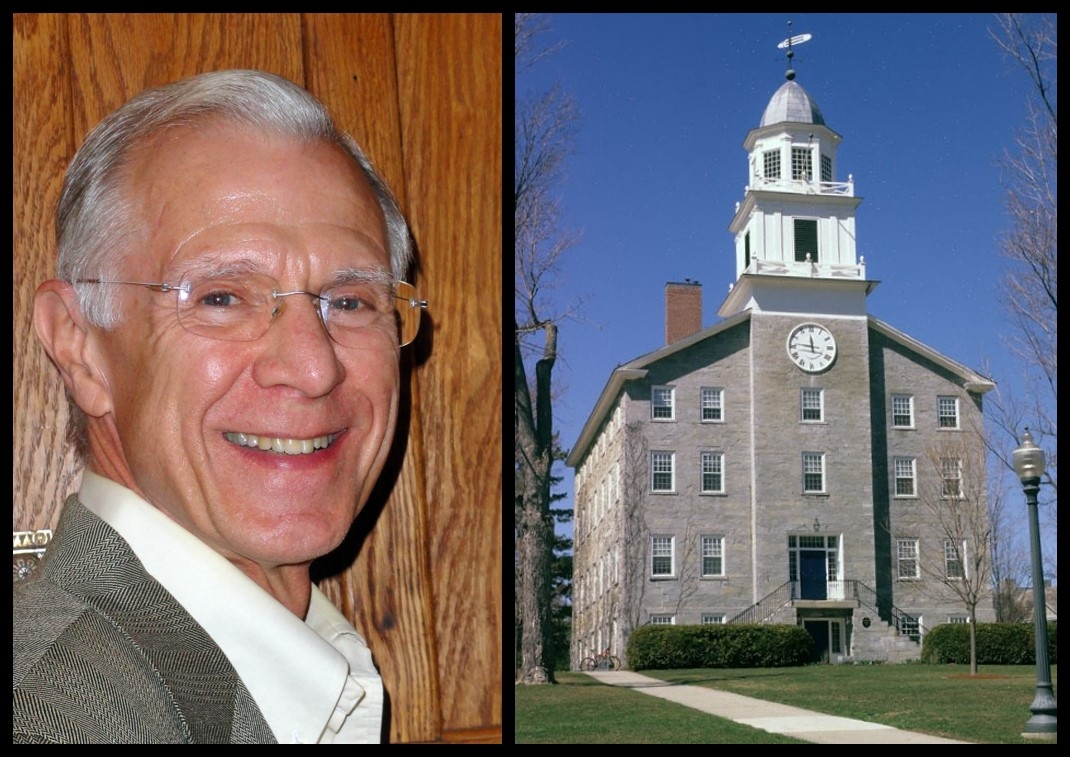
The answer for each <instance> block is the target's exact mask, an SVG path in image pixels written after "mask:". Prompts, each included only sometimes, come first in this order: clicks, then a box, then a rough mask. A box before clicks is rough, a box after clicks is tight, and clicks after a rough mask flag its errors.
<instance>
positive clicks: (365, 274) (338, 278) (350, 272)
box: [325, 266, 395, 287]
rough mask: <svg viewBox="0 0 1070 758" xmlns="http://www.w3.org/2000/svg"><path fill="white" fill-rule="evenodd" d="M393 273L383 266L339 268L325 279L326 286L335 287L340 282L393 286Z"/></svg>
mask: <svg viewBox="0 0 1070 758" xmlns="http://www.w3.org/2000/svg"><path fill="white" fill-rule="evenodd" d="M394 281H395V280H394V275H393V274H391V273H390V272H389V271H387V270H386V269H384V268H380V267H378V266H376V267H374V268H340V269H338V270H337V271H335V272H334V273H333V274H331V277H330V278H329V279H328V280H327V282H326V285H325V286H327V287H337V286H338V285H340V284H380V285H383V286H384V287H393V286H394Z"/></svg>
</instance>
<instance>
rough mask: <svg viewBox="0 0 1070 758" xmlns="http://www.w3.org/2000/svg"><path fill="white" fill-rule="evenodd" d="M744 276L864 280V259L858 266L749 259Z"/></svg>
mask: <svg viewBox="0 0 1070 758" xmlns="http://www.w3.org/2000/svg"><path fill="white" fill-rule="evenodd" d="M743 273H745V274H764V275H768V276H799V277H807V278H818V277H819V278H826V279H863V280H864V279H865V278H866V259H865V258H859V261H858V265H854V264H843V263H815V262H813V261H802V262H796V261H766V260H761V259H760V258H754V257H752V258H751V262H750V265H749V266H747V270H746V271H744V272H743Z"/></svg>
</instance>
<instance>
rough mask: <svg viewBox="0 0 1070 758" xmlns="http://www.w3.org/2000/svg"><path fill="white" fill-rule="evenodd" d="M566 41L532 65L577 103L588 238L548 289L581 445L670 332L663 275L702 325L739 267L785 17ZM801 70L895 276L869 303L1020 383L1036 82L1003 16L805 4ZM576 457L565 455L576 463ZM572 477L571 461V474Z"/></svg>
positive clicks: (533, 74)
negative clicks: (1014, 228)
mask: <svg viewBox="0 0 1070 758" xmlns="http://www.w3.org/2000/svg"><path fill="white" fill-rule="evenodd" d="M548 20H549V22H550V29H549V32H548V34H547V35H546V36H545V37H544V41H545V42H548V43H549V42H553V41H556V40H564V41H565V43H566V46H565V47H564V49H562V50H560V51H559V52H557V53H556V54H555V55H554V56H552V57H551V58H548V59H546V60H544V61H543V62H541V63H540V64H538V65H537V67H536V68H534V69H532V70H531V71H529V72H526V73H525V75H524V76H523V77H522V78H521V79H520V80H518V83H517V84H518V97H520V96H521V95H522V93H524V92H525V91H527V89H528V88H532V87H533V88H536V89H537V88H540V87H545V86H546V85H547V84H549V83H550V82H552V81H555V80H556V81H559V82H560V83H561V85H562V86H563V87H564V88H565V89H566V90H567V91H568V92H570V93H571V95H572V96H573V98H574V99H575V100H576V103H577V105H578V107H579V110H580V112H581V114H582V117H581V122H580V130H579V135H578V139H577V142H576V146H575V153H574V154H573V155H572V156H571V157H570V158H569V161H568V166H567V177H566V181H565V183H564V184H563V185H562V188H561V189H562V191H561V197H562V204H563V208H564V219H563V225H564V226H566V227H568V228H571V229H574V230H576V231H578V232H580V233H581V235H582V237H581V240H580V242H579V244H577V245H576V247H575V248H573V249H572V250H571V251H570V252H569V254H568V257H567V260H566V261H565V263H564V266H563V268H562V271H561V276H560V278H559V280H558V281H557V285H556V288H555V290H554V298H555V301H556V302H557V303H558V305H559V306H560V307H562V308H563V307H567V306H570V305H572V304H573V303H575V302H578V301H582V306H581V308H580V310H579V314H580V320H579V321H575V322H572V321H569V322H566V323H564V324H563V325H562V328H561V332H560V342H559V350H560V360H559V361H558V367H557V370H556V374H557V377H556V378H557V380H558V384H559V386H560V394H559V397H558V398H557V400H556V405H555V408H554V412H555V425H556V429H557V430H558V432H559V433H560V435H561V442H562V444H563V445H564V446H565V447H566V448H569V447H571V446H572V445H573V444H574V443H575V441H576V438H577V436H578V435H579V432H580V429H581V428H582V426H583V423H584V422H585V420H586V418H587V416H588V414H589V413H590V412H591V410H592V408H593V406H594V403H595V401H596V400H597V398H598V395H599V393H600V392H601V391H602V389H603V387H604V386H605V382H606V380H607V379H608V377H609V373H610V372H611V371H612V369H613V368H614V367H615V366H616V365H618V364H620V363H624V362H626V361H629V360H631V359H633V358H635V357H637V356H640V355H643V354H645V353H648V352H650V351H652V350H655V349H657V348H659V347H661V346H662V345H663V344H664V285H665V283H666V282H668V281H683V279H684V278H685V277H686V278H691V279H695V280H698V281H700V282H702V285H703V301H704V302H703V326H710V325H712V324H714V323H716V322H717V321H718V320H719V318H718V316H717V315H716V311H717V308H718V306H719V305H720V303H721V301H722V300H723V298H724V295H725V294H726V293H727V290H728V286H729V284H730V283H731V282H733V281H734V280H735V264H734V248H733V244H734V243H733V239H732V235H731V234H730V233H729V232H728V228H727V227H728V223H729V221H730V220H731V218H732V214H733V211H734V208H735V204H736V202H738V201H741V200H742V199H743V189H744V185H745V184H746V181H747V154H746V152H745V151H744V150H743V146H742V143H743V139H744V137H745V136H746V134H747V132H748V131H749V130H750V129H753V128H755V127H756V126H757V125H758V121H759V119H760V118H761V115H762V112H763V110H764V109H765V106H766V105H767V103H768V102H769V99H770V97H771V96H772V95H773V93H774V92H775V91H776V90H777V88H778V87H780V85H781V84H782V83H783V82H784V81H785V79H784V72H785V69H786V68H787V65H786V58H785V55H784V51H782V50H778V49H777V43H778V42H780V41H781V40H783V39H784V38H786V37H787V36H788V26H787V21H788V17H787V16H785V15H778V14H694V15H693V14H665V15H627V14H626V15H619V14H551V15H549V16H548ZM790 20H791V21H792V26H791V32H792V34H802V33H810V34H812V35H813V37H812V39H811V40H810V41H809V42H807V43H805V44H803V45H801V46H799V47H797V48H796V49H795V58H794V69H795V71H796V74H797V76H796V81H797V82H798V83H799V84H801V85H802V86H803V87H804V88H805V89H806V90H807V92H809V93H810V95H811V97H812V98H813V99H814V100H815V101H816V102H817V104H818V105H819V106H820V108H821V110H822V113H823V114H824V117H825V121H826V124H827V125H828V126H829V128H831V129H832V130H833V131H835V132H837V133H838V134H840V135H841V136H842V137H843V142H842V143H841V145H840V148H839V151H838V154H837V171H838V175H837V177H836V179H837V180H841V181H842V180H846V178H847V174H852V175H853V177H854V181H855V194H856V195H858V196H861V197H862V198H864V200H863V202H862V204H861V205H860V206H859V208H858V212H857V222H856V231H857V239H858V250H859V253H860V254H861V255H863V256H864V257H865V259H866V264H867V274H868V276H869V278H870V279H876V280H878V281H880V282H881V284H880V285H879V286H878V287H877V288H876V290H875V291H874V292H873V293H872V294H871V295H870V297H869V312H870V313H871V314H872V315H874V316H876V317H877V318H879V319H881V320H883V321H886V322H888V323H890V324H891V325H892V326H894V327H896V328H898V329H900V330H902V331H904V332H906V333H907V334H909V335H911V336H912V337H914V338H915V339H917V340H920V341H921V342H923V343H925V344H927V345H929V346H931V347H933V348H935V349H936V350H938V351H940V352H942V353H943V354H945V355H946V356H948V357H950V358H952V359H954V360H956V361H959V362H960V363H963V364H965V365H967V366H969V367H971V368H973V369H975V370H978V371H981V372H982V373H984V372H985V367H986V365H987V367H988V375H989V376H991V377H992V378H993V379H995V380H996V381H997V382H999V383H1001V384H1003V385H1007V384H1014V383H1015V382H1016V374H1017V371H1016V368H1015V364H1014V361H1013V360H1012V358H1011V356H1010V353H1009V351H1008V350H1007V348H1006V346H1005V344H1004V342H1003V338H1002V337H1001V335H1002V334H1004V333H1006V332H1007V324H1006V321H1005V319H1004V316H1003V313H1002V310H1001V308H1000V303H999V298H998V290H997V282H998V278H999V274H1000V270H1001V259H1000V258H999V256H998V250H997V239H998V237H999V235H1000V234H1001V233H1003V232H1004V231H1006V229H1007V228H1008V226H1009V222H1008V219H1007V217H1006V214H1005V212H1004V208H1003V190H1002V187H1001V181H1000V170H999V167H998V166H997V161H998V160H999V159H1000V157H1001V156H1002V154H1003V152H1004V151H1005V150H1006V149H1008V148H1010V147H1011V146H1012V144H1013V139H1014V132H1015V130H1016V129H1017V128H1018V127H1019V126H1020V125H1021V124H1022V121H1023V117H1024V114H1025V103H1026V98H1027V96H1028V94H1029V86H1030V85H1029V82H1028V80H1027V78H1026V76H1025V74H1024V73H1023V72H1022V71H1021V70H1020V69H1017V68H1015V67H1013V66H1012V64H1011V63H1010V62H1009V61H1007V60H1006V59H1005V58H1004V57H1003V56H1002V54H1001V52H1000V50H999V49H998V48H997V46H996V44H995V43H994V42H993V41H992V40H991V38H990V37H989V34H988V29H989V28H990V27H992V26H993V19H992V17H991V15H989V14H948V15H944V14H794V15H792V16H791V18H790ZM562 469H563V467H562ZM563 473H564V474H565V477H566V481H565V485H564V486H565V488H567V489H568V491H569V492H571V482H572V471H571V469H563Z"/></svg>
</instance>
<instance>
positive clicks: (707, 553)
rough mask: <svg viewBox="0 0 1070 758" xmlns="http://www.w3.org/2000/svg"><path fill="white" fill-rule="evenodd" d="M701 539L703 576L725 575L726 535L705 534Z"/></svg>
mask: <svg viewBox="0 0 1070 758" xmlns="http://www.w3.org/2000/svg"><path fill="white" fill-rule="evenodd" d="M700 541H701V545H700V549H701V553H702V569H701V574H702V576H724V537H723V536H720V535H703V536H702V537H701V538H700Z"/></svg>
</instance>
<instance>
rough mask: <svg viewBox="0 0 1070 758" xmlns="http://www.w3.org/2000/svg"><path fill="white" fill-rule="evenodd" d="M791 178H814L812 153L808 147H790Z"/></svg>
mask: <svg viewBox="0 0 1070 758" xmlns="http://www.w3.org/2000/svg"><path fill="white" fill-rule="evenodd" d="M791 178H792V179H803V180H805V181H810V180H811V179H813V178H814V162H813V154H812V153H811V152H810V148H808V147H793V148H792V149H791Z"/></svg>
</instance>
